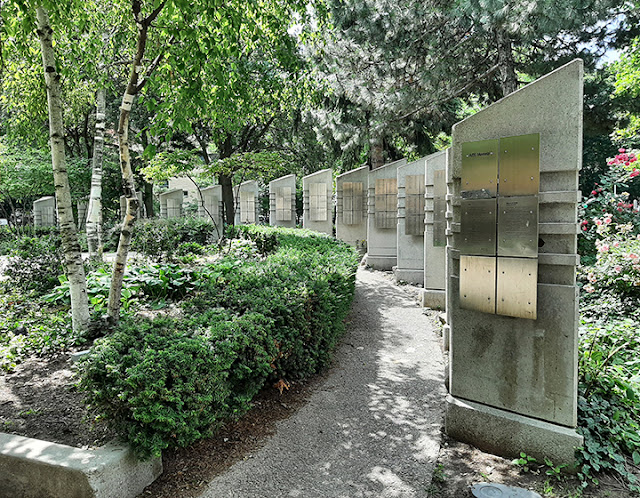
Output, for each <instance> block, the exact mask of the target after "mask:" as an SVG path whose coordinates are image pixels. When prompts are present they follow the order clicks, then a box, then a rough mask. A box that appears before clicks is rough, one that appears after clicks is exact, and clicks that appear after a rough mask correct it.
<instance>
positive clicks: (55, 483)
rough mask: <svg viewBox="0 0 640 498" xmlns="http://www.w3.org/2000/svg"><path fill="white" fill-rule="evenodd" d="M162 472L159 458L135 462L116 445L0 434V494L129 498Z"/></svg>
mask: <svg viewBox="0 0 640 498" xmlns="http://www.w3.org/2000/svg"><path fill="white" fill-rule="evenodd" d="M161 473H162V459H160V458H156V459H154V460H151V461H148V462H139V461H138V460H137V459H136V458H135V457H134V456H133V453H132V452H131V451H130V450H129V449H127V448H124V447H122V446H116V445H108V446H105V447H103V448H98V449H95V450H84V449H80V448H72V447H71V446H65V445H63V444H57V443H51V442H48V441H41V440H39V439H32V438H27V437H22V436H15V435H13V434H4V433H0V496H2V497H11V498H60V497H65V498H129V497H131V498H133V497H135V496H137V495H138V494H139V493H141V492H142V491H143V489H144V488H145V487H146V486H148V485H149V484H151V483H152V482H153V481H154V480H155V479H156V478H157V477H158V476H159V475H160V474H161Z"/></svg>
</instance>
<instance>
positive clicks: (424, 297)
mask: <svg viewBox="0 0 640 498" xmlns="http://www.w3.org/2000/svg"><path fill="white" fill-rule="evenodd" d="M446 301H447V292H446V291H444V290H439V289H423V290H422V291H421V292H420V302H421V303H422V307H423V308H431V309H436V310H437V309H440V310H444V309H445V308H446Z"/></svg>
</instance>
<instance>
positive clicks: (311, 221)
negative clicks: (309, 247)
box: [302, 169, 334, 235]
mask: <svg viewBox="0 0 640 498" xmlns="http://www.w3.org/2000/svg"><path fill="white" fill-rule="evenodd" d="M316 184H320V185H325V187H324V188H325V196H324V199H321V198H318V199H316V200H315V201H314V200H313V199H312V197H313V194H314V192H313V191H312V189H313V188H314V187H313V186H314V185H316ZM302 191H303V205H304V215H303V220H302V226H303V227H304V228H308V229H309V230H315V231H316V232H321V233H326V234H329V235H333V212H334V206H333V170H332V169H323V170H321V171H316V172H315V173H311V174H310V175H307V176H305V177H304V178H303V179H302Z"/></svg>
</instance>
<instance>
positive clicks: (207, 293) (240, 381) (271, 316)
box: [82, 227, 357, 456]
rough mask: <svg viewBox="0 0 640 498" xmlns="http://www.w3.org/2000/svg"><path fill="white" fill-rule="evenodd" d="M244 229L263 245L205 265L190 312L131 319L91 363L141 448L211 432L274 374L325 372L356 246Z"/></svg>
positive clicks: (126, 431)
mask: <svg viewBox="0 0 640 498" xmlns="http://www.w3.org/2000/svg"><path fill="white" fill-rule="evenodd" d="M238 232H239V233H240V234H241V235H242V236H243V237H245V238H246V239H250V240H246V241H245V243H243V244H241V245H243V246H244V247H246V244H247V243H249V244H250V245H251V246H252V247H254V248H255V250H254V251H252V252H250V253H249V257H246V254H247V253H246V251H244V250H241V251H240V252H239V254H238V253H236V252H233V251H228V252H225V253H223V254H224V255H223V257H221V258H220V259H218V260H217V261H216V262H213V263H210V264H207V265H204V266H203V267H202V268H201V270H200V271H199V273H198V276H197V277H196V278H190V279H189V281H190V282H191V283H192V284H193V283H194V281H197V284H198V285H192V286H191V288H190V289H189V292H188V293H186V294H185V295H181V296H179V297H180V298H184V299H182V300H181V301H180V309H181V310H182V311H181V313H182V316H180V318H169V317H166V316H162V315H160V316H158V317H156V318H152V319H143V320H140V319H136V318H133V317H129V318H128V319H125V320H124V321H123V323H122V324H121V325H120V326H119V327H118V328H117V330H116V331H115V332H114V333H113V334H112V335H110V336H108V337H105V338H104V339H100V340H98V341H97V342H96V344H95V346H94V347H93V348H92V353H91V355H90V357H89V359H88V360H87V362H86V363H85V365H84V373H83V380H82V385H83V387H84V388H85V389H86V390H87V393H88V396H89V399H90V401H91V402H92V403H93V404H94V405H95V406H96V408H97V409H98V410H99V411H100V412H101V413H102V414H103V416H104V417H107V419H108V420H110V421H111V422H112V423H113V424H114V425H115V426H116V427H117V428H118V429H119V431H120V432H121V434H122V435H123V436H124V437H125V438H126V439H127V440H128V441H129V442H130V443H132V444H133V446H134V447H135V448H136V449H137V451H138V452H139V454H140V455H143V456H149V455H152V454H158V453H159V452H160V451H161V450H162V449H164V448H167V447H173V446H185V445H188V444H190V443H191V442H193V441H195V440H196V439H199V438H201V437H203V436H204V435H206V434H209V433H210V431H211V430H213V429H215V427H216V426H217V425H218V424H219V423H220V422H222V421H224V420H227V419H229V418H230V417H237V416H239V415H241V414H242V413H244V412H245V411H246V410H247V409H248V408H249V406H250V401H251V399H252V397H253V396H254V395H255V394H256V393H257V392H258V390H259V389H260V388H261V387H262V386H263V385H264V384H265V383H266V382H268V381H274V380H283V382H285V381H290V380H295V379H299V378H304V377H307V376H309V375H311V374H313V373H314V372H317V371H318V370H319V369H320V368H321V367H322V366H324V365H326V363H327V361H328V360H329V358H330V354H331V351H332V349H333V347H334V346H335V343H336V340H337V339H338V337H339V336H340V334H341V332H342V330H343V323H342V322H343V320H344V318H345V317H346V314H347V312H348V310H349V307H350V303H351V300H352V297H353V292H354V288H355V267H356V265H357V257H356V253H355V251H354V250H353V249H352V248H350V247H348V246H346V245H344V244H342V243H340V242H337V241H335V240H333V239H331V238H329V237H327V236H322V235H319V234H313V233H311V232H306V231H294V230H287V229H272V228H264V227H243V228H242V229H240V230H238ZM253 241H256V242H253ZM174 297H176V296H174Z"/></svg>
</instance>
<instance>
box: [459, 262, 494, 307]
mask: <svg viewBox="0 0 640 498" xmlns="http://www.w3.org/2000/svg"><path fill="white" fill-rule="evenodd" d="M495 296H496V258H486V257H479V256H460V307H461V308H463V309H466V310H475V311H481V312H483V313H492V314H495V312H496V302H495Z"/></svg>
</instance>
